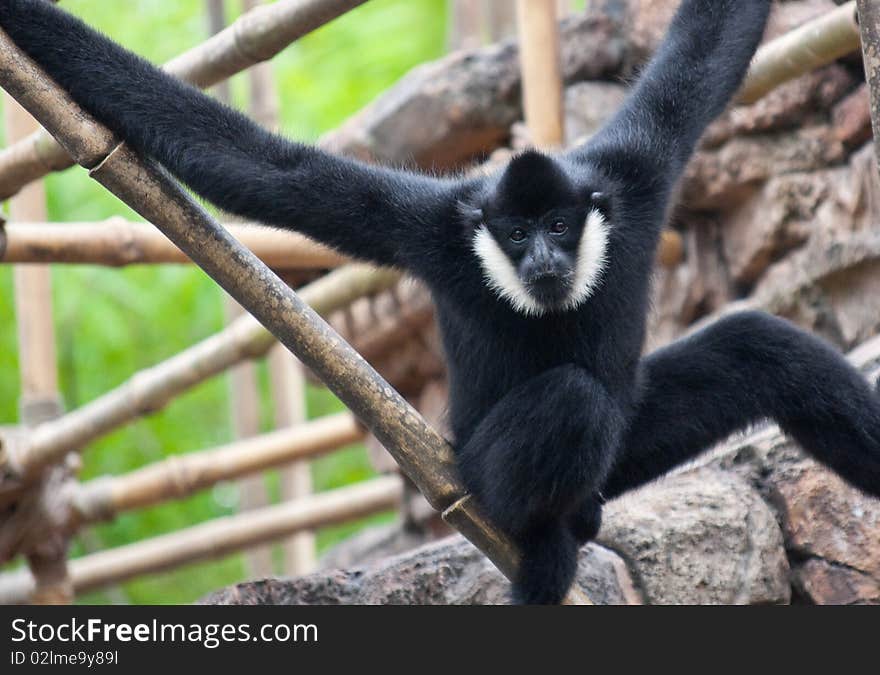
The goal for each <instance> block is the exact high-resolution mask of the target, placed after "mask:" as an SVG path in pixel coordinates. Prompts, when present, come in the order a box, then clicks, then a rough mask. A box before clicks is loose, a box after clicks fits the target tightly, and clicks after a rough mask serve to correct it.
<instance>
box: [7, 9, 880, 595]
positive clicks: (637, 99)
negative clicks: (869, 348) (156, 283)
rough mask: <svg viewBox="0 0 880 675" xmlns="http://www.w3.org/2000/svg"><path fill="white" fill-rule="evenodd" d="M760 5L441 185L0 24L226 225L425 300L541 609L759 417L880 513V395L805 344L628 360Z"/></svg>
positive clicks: (785, 330)
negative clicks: (673, 477)
mask: <svg viewBox="0 0 880 675" xmlns="http://www.w3.org/2000/svg"><path fill="white" fill-rule="evenodd" d="M769 7H770V0H684V1H683V2H682V4H681V7H680V8H679V10H678V13H677V14H676V15H675V18H674V19H673V21H672V24H671V27H670V28H669V31H668V35H667V36H666V38H665V41H664V42H663V43H662V45H661V46H660V48H659V50H658V51H657V53H656V55H655V56H654V58H653V60H652V61H651V62H650V63H649V64H648V65H647V66H646V68H645V69H644V71H643V73H642V74H641V76H640V78H639V80H638V81H637V83H636V85H635V87H634V89H633V91H632V93H631V94H630V95H629V97H628V99H627V100H626V102H625V103H624V104H623V106H622V108H621V109H620V110H619V112H618V113H617V114H616V115H615V116H614V117H613V118H612V119H611V121H610V122H608V124H607V125H606V126H605V127H604V128H603V129H602V130H601V131H600V132H599V133H598V134H596V135H595V136H594V137H593V138H592V139H590V140H589V141H588V142H587V143H586V144H585V145H583V146H581V147H578V148H575V149H574V150H571V151H568V152H561V153H558V154H543V153H539V152H536V151H529V152H524V153H522V154H520V155H518V156H516V157H514V158H513V159H512V160H510V162H509V163H508V164H507V165H506V166H505V167H504V168H502V169H500V170H498V171H497V172H496V173H494V174H493V175H491V176H488V177H485V176H480V177H450V178H437V177H432V176H426V175H419V174H416V173H411V172H407V171H402V170H394V169H387V168H381V167H376V166H370V165H367V164H364V163H361V162H357V161H353V160H350V159H345V158H342V157H336V156H333V155H330V154H328V153H325V152H322V151H320V150H318V149H316V148H314V147H309V146H306V145H301V144H298V143H294V142H290V141H288V140H285V139H284V138H281V137H280V136H276V135H273V134H270V133H267V132H266V131H264V130H263V129H261V128H260V127H258V126H257V125H256V124H254V123H253V122H251V121H250V120H249V119H247V118H246V117H244V116H243V115H241V114H239V113H237V112H235V111H233V110H231V109H229V108H227V107H225V106H223V105H221V104H219V103H217V102H216V101H214V100H213V99H211V98H210V97H208V96H206V95H205V94H203V93H201V92H199V91H198V90H196V89H195V88H193V87H191V86H189V85H187V84H183V83H181V82H179V81H178V80H176V79H174V78H172V77H170V76H168V75H167V74H165V73H163V72H161V71H160V70H158V69H156V68H155V67H153V66H152V65H150V64H149V63H147V62H146V61H144V60H143V59H141V58H139V57H137V56H135V55H134V54H131V53H130V52H128V51H126V50H125V49H123V48H121V47H119V46H118V45H116V44H114V43H113V42H111V41H110V40H108V39H106V38H105V37H103V36H101V35H99V34H98V33H96V32H95V31H93V30H91V29H90V28H88V27H87V26H86V25H84V24H83V23H82V22H81V21H79V20H77V19H75V18H73V17H71V16H70V15H69V14H66V13H65V12H63V11H62V10H59V9H57V8H55V7H54V6H53V5H52V4H51V3H50V2H48V1H45V0H0V26H2V28H3V29H4V30H5V31H6V32H7V33H8V34H9V35H10V36H11V37H12V39H13V40H14V41H15V42H16V43H17V44H18V45H19V46H20V47H21V48H22V49H23V50H24V51H25V52H27V53H28V54H29V55H30V56H31V57H32V58H33V59H34V60H35V61H36V62H37V63H38V64H39V65H40V66H41V67H42V68H44V69H45V70H46V72H47V73H48V74H49V75H51V76H52V77H53V78H54V79H55V80H56V81H57V82H58V83H59V84H60V85H61V86H62V87H63V88H64V89H66V90H67V91H68V92H70V94H71V96H72V97H73V98H74V99H75V100H76V102H77V103H79V104H80V105H81V106H82V107H83V108H84V109H85V110H87V111H88V112H90V113H91V114H92V115H94V116H95V117H96V118H97V119H98V120H100V121H101V122H103V123H104V124H106V125H107V126H108V127H109V128H110V129H112V130H113V131H114V132H115V133H116V134H118V135H119V137H121V138H123V139H125V141H126V142H128V143H129V144H130V145H131V146H132V147H133V148H135V149H136V150H138V151H139V152H142V153H144V154H145V155H148V156H150V157H153V158H155V159H156V160H158V161H159V162H160V163H161V164H163V165H164V166H165V167H166V168H167V169H168V170H169V171H170V172H171V173H173V174H174V175H175V176H177V177H178V178H179V179H180V180H182V181H183V182H184V183H186V184H187V185H188V186H190V187H191V188H192V189H193V190H195V191H196V192H197V193H198V194H199V195H201V196H203V197H204V198H206V199H208V200H209V201H211V202H213V203H214V204H216V205H217V206H219V207H220V208H222V209H224V210H226V211H229V212H232V213H235V214H238V215H240V216H243V217H246V218H250V219H254V220H258V221H262V222H264V223H268V224H270V225H274V226H277V227H282V228H290V229H295V230H298V231H300V232H303V233H305V234H307V235H309V236H310V237H313V238H314V239H316V240H318V241H320V242H323V243H325V244H329V245H330V246H332V247H334V248H336V249H338V250H340V251H342V252H344V253H346V254H348V255H350V256H353V257H356V258H361V259H365V260H368V261H372V262H375V263H378V264H381V265H393V266H396V267H399V268H403V269H405V270H408V271H410V272H411V273H412V274H413V275H415V276H416V277H418V278H420V279H422V280H423V281H424V282H425V283H426V284H427V285H428V286H429V287H430V289H431V291H432V293H433V297H434V299H435V301H436V306H437V316H438V320H439V325H440V328H441V331H442V335H443V340H444V347H445V351H446V357H447V359H448V367H449V378H450V422H451V428H452V432H453V439H452V442H453V445H454V447H455V449H456V455H457V460H458V466H459V469H460V472H461V477H462V479H463V480H464V482H465V484H466V486H467V488H468V489H469V490H471V491H472V492H473V494H474V495H475V496H476V498H477V499H478V501H479V502H480V503H481V504H482V506H483V507H484V508H485V509H486V511H487V514H488V516H489V517H490V518H492V519H493V520H494V521H495V522H496V523H497V524H498V525H499V526H501V527H502V528H503V529H504V530H506V531H507V532H508V533H509V534H510V535H511V536H512V537H513V538H514V540H515V541H516V543H517V544H518V545H519V546H520V548H521V550H522V553H523V559H522V565H521V569H520V572H519V575H518V578H517V579H516V580H515V581H514V584H513V589H514V599H515V600H516V601H517V602H520V603H557V602H559V601H560V600H561V598H562V597H563V596H564V594H565V592H566V591H567V589H568V587H569V585H570V584H571V582H572V579H573V577H574V573H575V567H576V561H577V556H576V553H577V549H578V547H579V546H580V545H581V544H582V543H584V542H586V541H588V540H590V539H591V538H593V537H594V536H595V534H596V532H597V530H598V528H599V523H600V513H601V503H602V500H603V499H604V498H611V497H614V496H616V495H619V494H621V493H623V492H625V491H627V490H630V489H632V488H634V487H636V486H638V485H641V484H643V483H645V482H647V481H650V480H652V479H654V478H656V477H658V476H661V475H662V474H664V473H665V472H667V471H668V470H670V469H671V468H673V467H674V466H676V465H678V464H680V463H682V462H685V461H687V460H690V459H693V458H694V457H695V456H696V455H697V454H698V453H700V452H701V451H702V450H704V449H706V448H707V447H709V446H710V445H711V444H713V443H715V442H717V441H719V440H721V439H722V438H724V437H725V436H727V435H728V434H730V433H731V432H734V431H736V430H738V429H742V428H743V427H746V426H748V425H750V424H753V423H755V422H758V421H760V420H762V419H765V418H770V419H773V420H775V421H776V422H777V423H779V425H780V426H781V427H782V429H784V430H785V431H786V432H787V433H788V434H790V435H791V436H792V437H793V438H794V439H795V440H796V441H797V442H798V443H800V444H801V445H802V446H803V448H804V449H805V450H806V451H807V452H808V453H810V454H811V455H812V456H813V457H815V458H816V459H818V460H819V461H820V462H822V463H824V464H825V465H827V466H829V467H831V468H832V469H834V470H835V471H837V472H838V473H839V474H840V475H841V476H843V477H844V478H845V479H846V480H847V481H849V482H850V483H852V484H853V485H855V486H857V487H858V488H861V489H862V490H864V491H866V492H868V493H870V494H873V495H880V396H878V395H877V393H876V392H874V391H873V390H872V389H871V388H870V387H869V386H868V384H867V382H866V381H865V380H864V379H863V378H862V377H861V376H860V375H859V373H858V372H857V371H856V370H854V369H853V368H852V367H850V366H849V365H848V363H847V362H846V361H845V360H844V359H843V358H842V357H841V356H840V355H839V354H838V353H837V352H836V351H835V350H834V349H832V348H831V347H830V346H828V345H826V344H825V343H824V342H822V341H820V340H819V339H817V338H815V337H812V336H811V335H809V334H807V333H805V332H803V331H801V330H799V329H797V328H795V327H794V326H792V325H791V324H789V323H787V322H785V321H783V320H780V319H776V318H773V317H770V316H766V315H763V314H758V313H743V314H737V315H732V316H729V317H727V318H725V319H723V320H722V321H719V322H718V323H715V324H714V325H711V326H709V327H708V328H706V329H705V330H703V331H701V332H699V333H697V334H695V335H693V336H692V337H688V338H686V339H683V340H681V341H679V342H676V343H674V344H672V345H671V346H669V347H666V348H665V349H661V350H659V351H657V352H655V353H653V354H650V355H648V356H646V357H644V358H643V357H642V356H641V351H642V345H643V339H644V334H645V317H646V311H647V303H648V290H649V283H650V276H651V270H652V266H653V261H654V255H655V249H656V246H657V241H658V237H659V233H660V230H661V227H662V225H663V224H664V220H665V214H666V213H667V210H668V206H669V204H668V202H669V200H670V198H671V195H672V193H673V189H674V186H675V185H676V183H677V181H678V180H679V178H680V176H681V174H682V171H683V169H684V166H685V164H686V162H687V161H688V159H689V157H690V156H691V154H692V152H693V150H694V147H695V145H696V143H697V141H698V140H699V138H700V135H701V134H702V132H703V130H704V129H705V128H706V126H707V125H708V124H709V123H710V122H711V121H712V120H713V119H714V118H715V117H716V116H717V115H718V114H719V113H720V112H721V111H722V110H723V109H724V108H725V106H726V105H727V104H728V102H729V101H730V99H731V98H732V96H733V94H734V93H735V92H736V90H737V88H738V87H739V85H740V82H741V80H742V79H743V76H744V74H745V72H746V69H747V67H748V64H749V61H750V59H751V57H752V54H753V53H754V51H755V49H756V47H757V45H758V43H759V41H760V39H761V36H762V33H763V31H764V26H765V22H766V19H767V14H768V11H769Z"/></svg>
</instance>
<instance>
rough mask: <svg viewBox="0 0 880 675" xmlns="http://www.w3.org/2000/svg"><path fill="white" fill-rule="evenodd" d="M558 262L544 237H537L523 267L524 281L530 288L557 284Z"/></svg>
mask: <svg viewBox="0 0 880 675" xmlns="http://www.w3.org/2000/svg"><path fill="white" fill-rule="evenodd" d="M559 262H560V261H559V260H558V259H557V256H556V255H554V253H553V250H552V249H551V248H550V246H549V245H548V243H547V242H546V241H545V240H544V237H543V236H542V235H538V236H537V237H535V241H534V244H533V245H532V250H531V251H530V253H529V256H528V258H527V259H526V260H525V264H524V265H523V269H522V273H523V279H524V281H525V282H526V283H527V284H529V285H530V286H531V285H535V286H547V285H550V284H552V283H556V282H558V281H559V276H560V274H559V267H560V266H559Z"/></svg>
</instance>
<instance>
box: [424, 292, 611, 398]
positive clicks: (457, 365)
mask: <svg viewBox="0 0 880 675" xmlns="http://www.w3.org/2000/svg"><path fill="white" fill-rule="evenodd" d="M437 318H438V323H439V326H440V333H441V337H442V339H443V346H444V350H445V353H446V359H447V364H448V368H449V373H450V377H451V379H452V380H453V384H458V385H460V387H458V388H459V389H460V390H472V391H475V392H479V394H480V395H481V396H484V395H488V396H489V397H490V398H500V397H501V396H503V395H504V394H505V393H507V392H508V391H510V389H511V388H513V387H515V386H516V385H517V384H519V383H521V382H523V381H525V380H527V379H530V378H532V377H534V376H536V375H539V374H540V373H542V372H544V371H546V370H548V369H550V368H554V367H556V366H559V365H563V364H571V363H574V364H577V365H579V366H581V367H583V368H585V369H587V370H590V371H592V370H594V366H595V364H594V358H595V356H594V355H595V349H594V347H593V343H594V341H595V337H596V336H595V335H594V331H591V330H590V328H589V326H588V325H584V324H585V323H586V322H583V321H581V320H580V319H579V317H577V316H571V317H568V318H564V319H560V320H554V319H547V318H543V319H541V320H535V319H528V320H522V319H519V318H518V317H515V316H514V317H511V316H510V315H509V314H507V313H504V312H493V311H491V310H490V309H487V308H485V307H484V308H481V311H475V312H473V313H465V312H462V311H460V310H459V308H450V307H448V306H447V305H446V304H445V303H444V302H443V301H438V304H437Z"/></svg>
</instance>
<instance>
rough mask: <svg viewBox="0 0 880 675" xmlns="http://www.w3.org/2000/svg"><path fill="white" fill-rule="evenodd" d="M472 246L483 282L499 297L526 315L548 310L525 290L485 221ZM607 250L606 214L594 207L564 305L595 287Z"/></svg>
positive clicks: (573, 306) (574, 303)
mask: <svg viewBox="0 0 880 675" xmlns="http://www.w3.org/2000/svg"><path fill="white" fill-rule="evenodd" d="M472 247H473V251H474V253H475V254H476V256H477V258H478V259H479V260H480V265H481V266H482V268H483V277H484V278H485V280H486V285H487V286H489V288H491V289H492V290H493V291H495V293H497V294H498V296H499V297H500V298H503V299H504V300H507V301H508V302H509V303H510V304H511V306H512V307H513V308H514V309H515V310H516V311H517V312H520V313H521V314H525V315H526V316H541V315H542V314H544V313H545V312H546V311H547V308H546V307H543V306H542V305H541V304H540V303H539V302H538V301H537V300H535V298H533V297H532V295H531V294H530V293H529V292H528V290H527V289H526V287H525V284H523V282H522V281H521V280H520V278H519V274H517V272H516V268H515V267H514V266H513V263H512V262H511V260H510V258H508V257H507V254H506V253H505V252H504V251H503V250H501V247H500V246H499V245H498V242H497V241H495V238H494V237H493V236H492V235H491V233H490V232H489V230H488V229H487V228H486V226H485V225H483V226H481V227H480V228H479V229H477V231H476V232H475V233H474V240H473V244H472ZM607 251H608V223H607V222H606V221H605V216H603V215H602V213H601V212H599V211H597V210H595V209H594V210H592V211H590V213H589V215H587V221H586V223H584V229H583V232H582V233H581V240H580V243H579V244H578V252H577V261H576V264H575V271H574V282H573V283H572V287H571V291H570V292H569V296H568V299H567V300H566V301H565V303H564V304H563V305H562V308H563V309H565V310H572V309H576V308H577V307H579V306H580V305H581V304H582V303H583V302H584V301H586V300H587V299H588V298H589V297H590V296H591V295H592V294H593V292H594V291H595V290H596V288H598V286H599V283H600V282H601V281H602V273H603V272H604V270H605V265H606V263H607Z"/></svg>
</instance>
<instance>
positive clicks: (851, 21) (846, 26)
mask: <svg viewBox="0 0 880 675" xmlns="http://www.w3.org/2000/svg"><path fill="white" fill-rule="evenodd" d="M858 48H859V27H858V24H857V22H856V3H855V1H854V0H852V1H851V2H847V3H846V4H845V5H841V6H840V7H838V8H837V9H834V10H832V11H830V12H828V13H827V14H825V15H823V16H820V17H818V18H816V19H813V20H812V21H808V22H806V23H805V24H803V25H802V26H798V27H797V28H795V29H794V30H792V31H790V32H788V33H786V34H785V35H781V36H780V37H778V38H776V39H775V40H772V41H770V42H768V43H767V44H765V45H764V46H763V47H761V48H760V49H759V50H758V52H757V54H755V58H754V59H753V60H752V65H751V68H750V69H749V74H748V76H747V77H746V81H745V84H744V85H743V87H742V89H741V90H740V92H739V96H738V98H737V102H738V103H742V104H751V103H754V102H756V101H757V100H759V99H760V98H762V97H764V96H766V95H767V94H768V93H770V92H771V91H772V90H773V89H775V88H776V87H778V86H779V85H780V84H782V83H783V82H788V81H789V80H793V79H794V78H796V77H800V76H801V75H805V74H806V73H809V72H810V71H813V70H816V69H817V68H820V67H822V66H826V65H828V64H829V63H832V62H834V61H836V60H837V59H839V58H841V57H842V56H846V55H847V54H850V53H852V52H854V51H857V50H858Z"/></svg>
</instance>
